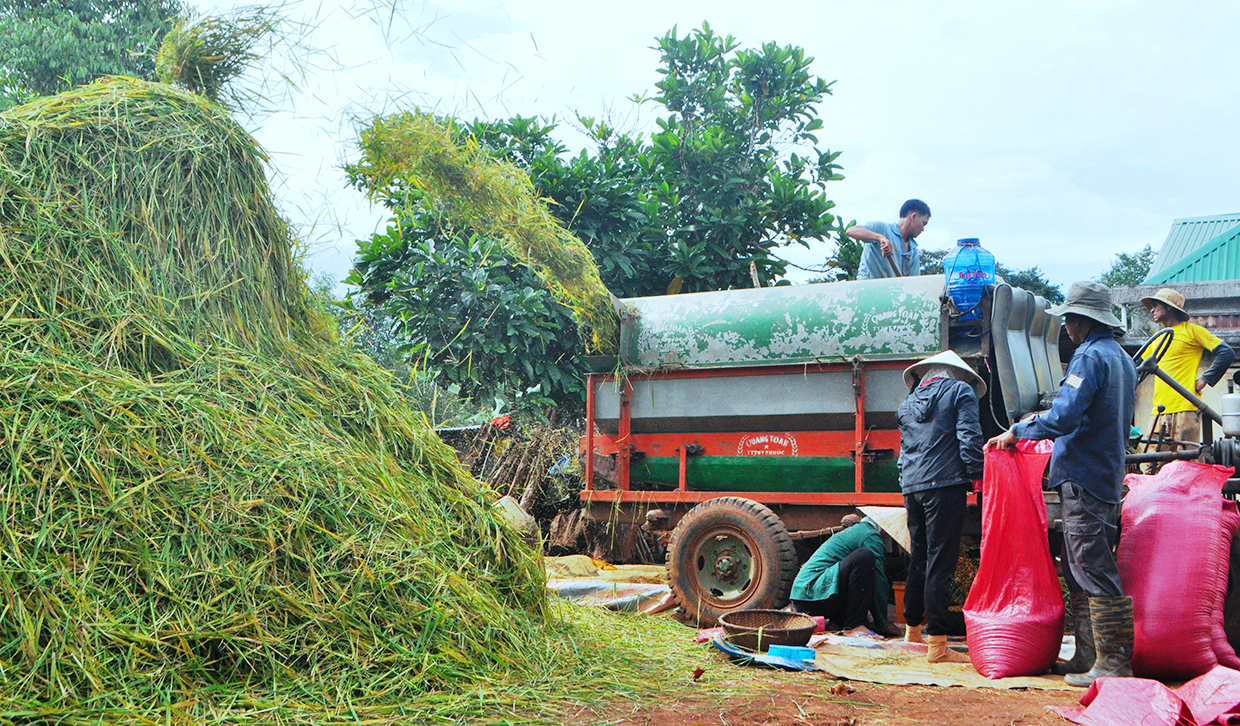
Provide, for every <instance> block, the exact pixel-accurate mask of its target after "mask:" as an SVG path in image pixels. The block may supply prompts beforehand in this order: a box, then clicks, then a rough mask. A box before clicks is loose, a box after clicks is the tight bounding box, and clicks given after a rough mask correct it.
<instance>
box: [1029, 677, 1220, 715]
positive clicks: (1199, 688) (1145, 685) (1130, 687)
mask: <svg viewBox="0 0 1240 726" xmlns="http://www.w3.org/2000/svg"><path fill="white" fill-rule="evenodd" d="M1081 704H1082V705H1083V706H1086V708H1077V707H1056V708H1054V709H1052V710H1054V711H1055V713H1057V714H1059V715H1060V716H1063V717H1064V718H1066V719H1068V720H1069V721H1072V722H1074V723H1079V724H1083V725H1084V726H1130V724H1141V725H1142V726H1203V725H1204V724H1210V723H1218V724H1231V723H1240V713H1238V712H1240V671H1234V670H1232V669H1231V668H1228V667H1226V666H1215V667H1214V668H1213V669H1211V670H1210V671H1209V672H1208V673H1205V674H1203V675H1200V676H1198V677H1197V678H1194V679H1193V680H1191V681H1189V682H1188V683H1185V684H1184V685H1182V686H1180V687H1179V688H1177V689H1175V690H1172V689H1170V688H1167V687H1166V686H1164V685H1163V684H1162V683H1159V682H1158V681H1153V680H1148V679H1145V678H1099V679H1098V680H1096V681H1094V683H1093V685H1092V686H1090V687H1089V690H1088V691H1086V692H1085V695H1083V696H1081Z"/></svg>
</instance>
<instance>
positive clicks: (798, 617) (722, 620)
mask: <svg viewBox="0 0 1240 726" xmlns="http://www.w3.org/2000/svg"><path fill="white" fill-rule="evenodd" d="M719 624H720V625H722V626H723V632H725V633H727V634H728V640H729V641H730V642H732V643H734V644H736V645H738V646H740V647H742V648H746V649H748V650H753V651H757V652H759V653H765V652H766V650H767V648H769V647H771V646H772V645H793V646H801V645H805V644H806V643H808V642H809V637H810V636H811V635H813V634H814V619H813V618H811V617H810V616H808V615H803V614H801V613H790V612H788V611H786V610H733V611H732V612H730V613H724V614H723V615H720V616H719Z"/></svg>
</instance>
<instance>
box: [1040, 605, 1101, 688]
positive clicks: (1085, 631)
mask: <svg viewBox="0 0 1240 726" xmlns="http://www.w3.org/2000/svg"><path fill="white" fill-rule="evenodd" d="M1070 607H1071V608H1072V620H1073V622H1074V623H1075V624H1076V627H1075V631H1076V652H1075V653H1073V654H1072V660H1065V661H1059V662H1056V663H1055V664H1054V665H1052V666H1051V673H1054V674H1055V675H1057V676H1066V675H1068V674H1069V673H1084V672H1085V671H1087V670H1089V669H1090V668H1093V667H1094V652H1095V651H1094V628H1093V625H1092V624H1091V619H1092V617H1093V616H1091V615H1090V614H1089V598H1088V597H1086V596H1085V595H1084V594H1081V593H1073V594H1072V599H1071V601H1070Z"/></svg>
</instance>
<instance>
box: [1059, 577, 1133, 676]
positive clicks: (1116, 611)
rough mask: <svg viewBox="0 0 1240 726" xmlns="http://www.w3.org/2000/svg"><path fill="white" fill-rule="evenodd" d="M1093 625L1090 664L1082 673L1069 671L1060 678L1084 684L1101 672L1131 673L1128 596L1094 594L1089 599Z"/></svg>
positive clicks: (1130, 611)
mask: <svg viewBox="0 0 1240 726" xmlns="http://www.w3.org/2000/svg"><path fill="white" fill-rule="evenodd" d="M1089 616H1090V621H1091V624H1092V625H1093V628H1094V649H1095V650H1096V651H1097V653H1096V656H1095V658H1094V666H1093V667H1092V668H1090V669H1089V670H1088V671H1087V672H1085V673H1069V674H1068V675H1066V676H1064V678H1063V681H1064V683H1067V684H1068V685H1069V686H1077V687H1078V688H1085V687H1086V686H1089V685H1090V684H1091V683H1093V682H1094V680H1095V679H1098V678H1102V677H1104V676H1117V677H1120V678H1123V677H1128V676H1131V675H1132V598H1130V597H1095V598H1090V600H1089Z"/></svg>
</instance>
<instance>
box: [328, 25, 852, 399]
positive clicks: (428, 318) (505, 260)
mask: <svg viewBox="0 0 1240 726" xmlns="http://www.w3.org/2000/svg"><path fill="white" fill-rule="evenodd" d="M656 47H657V49H658V50H659V52H660V55H661V64H660V68H659V75H660V80H659V81H658V82H657V83H656V86H655V87H656V89H657V90H656V92H655V93H654V94H652V95H651V96H650V97H648V98H644V99H638V101H639V102H641V103H647V104H652V105H655V106H658V107H659V108H660V110H661V114H660V115H659V117H658V119H657V121H656V130H655V131H654V133H652V134H650V135H649V136H643V135H639V134H633V133H622V132H620V131H618V130H617V129H615V128H613V127H612V126H611V125H609V124H608V123H605V122H602V121H599V120H596V119H592V118H584V117H579V118H578V119H577V121H578V122H579V124H580V126H581V127H582V128H584V129H585V130H586V132H587V133H588V134H589V135H590V137H591V138H592V140H593V141H594V147H595V148H594V149H593V150H589V151H582V152H581V153H579V154H578V155H576V156H570V155H568V153H567V149H566V148H565V147H564V145H563V144H562V143H560V142H559V141H557V140H556V139H555V138H554V136H553V134H554V132H555V130H556V123H555V121H554V120H550V121H548V120H543V119H531V118H522V117H516V118H512V119H507V120H502V121H496V122H477V121H476V122H473V123H462V122H457V123H455V130H456V133H457V135H458V138H460V139H461V140H462V141H465V140H472V141H476V142H477V143H478V144H479V145H480V146H481V147H482V148H483V149H484V150H486V151H487V152H488V153H489V154H491V155H492V156H494V157H495V158H497V159H502V160H505V161H508V162H511V163H514V164H516V165H518V166H520V167H522V168H524V169H525V170H526V171H527V172H528V174H529V176H530V178H531V180H532V181H533V183H534V185H535V187H536V189H537V191H538V193H539V194H540V195H541V196H543V197H544V198H545V199H547V200H548V202H549V204H550V209H551V211H552V214H553V215H555V216H556V217H557V218H558V219H559V221H560V222H561V223H563V224H564V226H565V227H567V228H568V229H569V230H570V231H571V232H572V233H573V234H574V235H576V236H577V237H578V238H579V239H581V240H582V241H583V242H585V244H586V245H587V246H588V247H589V249H590V251H591V253H592V254H593V256H594V259H595V262H596V263H597V265H598V267H599V270H600V273H601V276H602V279H603V281H604V283H605V284H606V285H607V287H608V289H609V290H611V291H612V292H613V293H614V294H616V295H617V296H619V297H634V296H643V295H660V294H666V293H669V292H680V291H684V292H689V291H700V290H717V289H727V288H733V287H751V286H753V285H754V284H755V279H756V281H757V284H760V285H770V284H773V283H775V282H777V281H778V280H779V279H780V278H781V277H782V275H783V274H784V271H785V269H786V263H785V262H784V261H783V260H781V259H780V258H779V256H778V249H779V248H780V247H782V246H785V245H789V244H797V243H800V244H805V243H807V242H808V241H809V240H821V239H828V238H836V239H838V238H839V233H840V228H839V221H838V220H837V219H836V217H835V216H834V215H833V214H832V213H831V210H832V209H833V207H834V204H833V203H832V202H831V201H830V200H829V199H827V197H826V194H825V184H826V183H827V182H828V181H831V180H834V179H839V178H841V177H840V174H839V169H840V167H839V165H838V164H837V163H836V160H837V158H838V156H839V153H838V152H832V151H829V150H822V149H819V148H818V140H817V138H816V136H815V132H816V131H817V130H818V129H820V128H821V125H822V124H821V120H820V119H819V118H818V115H817V113H818V112H817V104H818V103H819V102H821V101H822V100H823V98H824V97H825V96H827V95H828V94H830V86H831V84H830V83H827V82H826V81H824V80H822V79H821V78H818V77H816V76H814V75H813V74H811V73H810V71H809V68H810V64H811V61H812V59H811V58H808V57H806V56H805V54H804V52H803V51H802V50H801V49H800V48H796V47H792V46H780V45H778V44H776V43H767V44H765V45H763V46H761V47H760V48H754V49H742V48H740V47H739V45H738V44H737V42H736V41H735V39H733V38H732V37H730V36H728V37H721V36H718V35H716V34H715V33H714V32H713V31H712V30H711V29H710V27H709V26H708V25H705V24H703V27H702V28H701V29H699V30H695V31H693V32H692V33H690V34H688V35H687V36H684V37H681V36H679V35H678V33H677V31H676V30H675V29H673V30H672V31H671V32H669V33H668V34H667V35H665V36H663V37H662V38H659V39H658V41H657V46H656ZM367 163H368V160H367V159H366V158H365V157H363V158H362V160H361V161H360V162H359V164H358V165H357V166H354V167H351V171H352V172H353V175H352V178H353V181H354V183H355V184H357V185H359V186H362V187H365V184H366V181H365V179H364V178H363V176H362V175H360V174H358V173H357V170H358V169H360V168H362V167H364V166H365V165H366V164H367ZM367 191H370V192H372V193H374V192H376V191H378V192H381V193H383V194H387V195H388V204H389V206H390V207H391V208H392V209H393V211H394V212H396V213H397V215H398V216H397V217H396V218H394V219H393V220H392V222H391V225H390V227H389V229H388V230H387V231H386V232H384V233H382V234H378V235H375V236H374V237H372V238H371V239H370V240H364V241H361V242H359V249H358V254H357V256H356V258H355V260H354V273H353V275H352V276H351V278H350V282H351V283H353V284H356V285H358V286H359V287H360V289H361V291H362V293H363V295H364V296H365V297H366V299H367V301H368V302H370V303H371V304H376V305H382V306H384V308H385V309H386V311H387V314H388V315H389V316H390V317H391V318H392V319H394V320H398V321H400V322H399V331H398V333H399V335H401V336H404V345H405V348H406V350H408V351H409V352H410V354H412V355H416V356H418V357H419V358H420V359H421V360H422V361H423V362H424V363H425V364H426V365H427V366H428V367H431V368H437V369H439V370H441V371H442V372H443V373H442V375H445V376H455V377H457V379H458V380H461V381H462V383H464V378H465V377H469V378H471V379H473V382H474V384H475V385H473V387H472V391H471V392H472V393H473V394H474V395H475V396H480V397H487V396H492V395H496V394H497V393H498V392H500V389H506V390H507V391H511V390H513V389H514V388H515V389H518V390H527V389H534V390H536V391H538V392H540V393H541V395H545V396H549V397H550V398H551V399H552V400H554V401H556V402H557V403H567V404H571V405H580V401H581V386H580V383H579V380H580V374H581V372H582V370H583V364H582V361H581V356H580V355H579V353H580V352H582V348H583V346H582V345H581V343H580V340H579V339H578V336H577V335H576V330H575V327H574V325H573V324H572V322H571V319H570V318H569V317H568V316H567V315H566V312H565V311H564V310H563V308H562V307H561V306H560V305H558V304H557V303H555V302H554V301H553V300H552V299H551V298H550V297H549V296H547V297H545V298H544V294H545V291H544V290H543V288H542V285H541V284H540V283H539V281H538V280H537V278H536V277H534V275H533V274H532V272H530V271H529V270H528V269H526V268H524V267H522V266H520V265H518V264H516V263H515V262H513V260H512V259H511V258H510V257H509V256H508V255H507V254H506V253H504V252H503V251H502V250H501V248H500V247H499V246H498V245H496V244H494V243H493V241H491V240H486V239H481V238H480V236H479V235H478V234H477V233H476V231H475V230H471V229H469V228H468V227H464V226H458V225H454V224H453V221H452V220H450V219H446V218H445V216H444V213H443V212H444V210H443V209H441V208H439V207H437V206H435V205H432V204H429V203H427V202H426V201H425V200H424V199H423V198H421V197H420V196H419V194H418V193H417V192H416V191H414V190H412V189H411V188H409V187H408V186H400V187H398V188H396V189H384V190H373V189H367ZM480 261H485V263H486V264H485V267H486V275H487V278H488V279H487V281H486V282H485V284H483V283H482V282H481V281H479V280H477V279H476V272H477V270H478V269H479V268H478V266H479V264H480ZM518 293H519V294H518ZM514 315H515V316H517V318H518V319H519V320H520V324H517V323H514V322H513V320H512V319H510V316H514ZM483 355H487V356H489V357H487V358H486V360H485V365H480V362H481V360H482V358H481V356H483Z"/></svg>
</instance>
